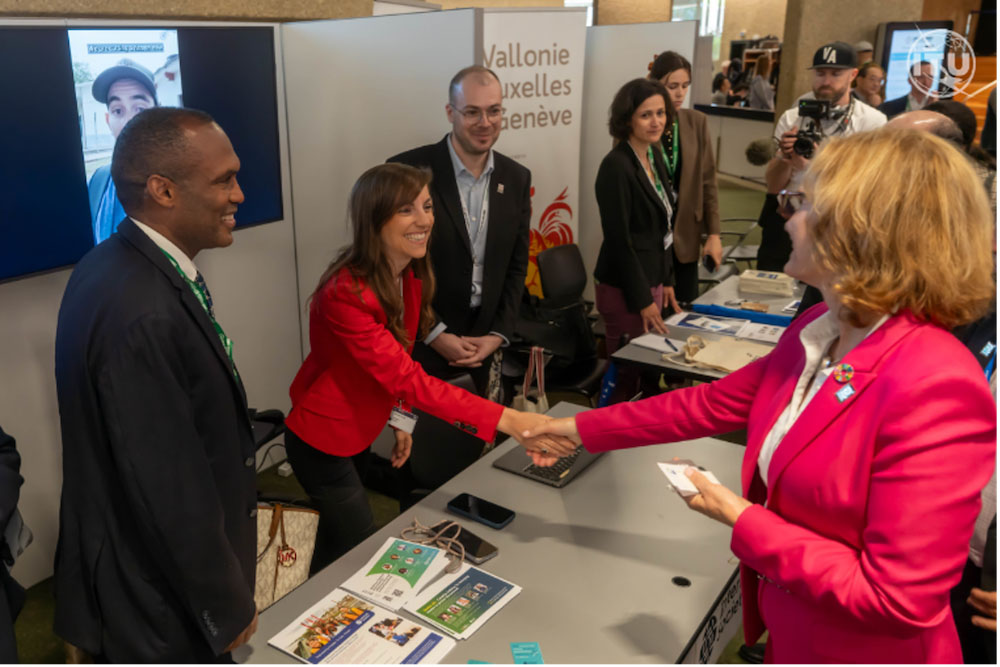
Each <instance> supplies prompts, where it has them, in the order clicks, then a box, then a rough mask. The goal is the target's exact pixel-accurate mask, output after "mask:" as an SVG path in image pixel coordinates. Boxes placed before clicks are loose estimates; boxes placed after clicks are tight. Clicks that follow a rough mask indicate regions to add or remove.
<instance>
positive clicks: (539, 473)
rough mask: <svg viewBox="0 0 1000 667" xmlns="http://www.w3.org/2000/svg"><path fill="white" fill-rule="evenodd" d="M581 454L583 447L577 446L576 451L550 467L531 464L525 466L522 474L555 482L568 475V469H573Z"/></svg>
mask: <svg viewBox="0 0 1000 667" xmlns="http://www.w3.org/2000/svg"><path fill="white" fill-rule="evenodd" d="M581 452H583V445H578V446H577V448H576V451H574V452H573V453H572V454H570V455H569V456H564V457H562V458H561V459H559V460H558V461H556V462H555V463H554V464H552V465H551V466H549V467H547V468H546V467H542V466H536V465H535V464H534V463H531V464H529V465H527V466H525V468H524V472H525V473H526V474H528V475H531V476H532V477H536V478H539V479H548V480H551V481H553V482H557V481H559V480H560V479H562V478H563V477H565V476H566V475H567V474H568V473H569V470H570V468H572V467H573V464H574V463H575V462H576V459H577V458H578V457H579V456H580V453H581Z"/></svg>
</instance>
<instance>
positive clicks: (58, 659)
mask: <svg viewBox="0 0 1000 667" xmlns="http://www.w3.org/2000/svg"><path fill="white" fill-rule="evenodd" d="M763 202H764V193H763V192H761V191H758V190H757V189H752V188H750V187H747V186H745V185H743V184H740V183H738V182H735V181H731V180H729V179H722V178H720V179H719V215H720V217H721V218H723V219H726V218H752V219H754V220H756V219H757V216H758V214H759V213H760V207H761V205H762V204H763ZM749 224H750V223H748V222H723V225H722V227H723V229H724V230H727V231H743V230H745V229H746V228H747V227H748V226H749ZM730 242H731V241H730V240H728V239H727V238H723V244H724V245H729V243H730ZM745 243H746V244H747V245H752V244H758V243H760V232H759V230H758V231H756V232H755V233H753V234H751V235H750V236H749V237H748V238H747V239H746V241H745ZM561 400H568V401H570V402H579V397H577V396H573V395H566V396H561V395H555V394H552V393H551V392H550V395H549V401H550V403H551V404H552V405H554V404H555V403H558V402H559V401H561ZM258 479H259V482H260V483H259V487H260V488H262V489H266V490H267V491H268V492H272V493H276V494H281V495H293V496H298V497H302V498H305V497H306V494H305V492H304V491H303V490H302V487H301V486H299V484H298V482H297V481H296V480H295V478H294V477H280V476H279V475H278V474H277V473H276V471H275V470H274V469H268V470H265V471H263V472H262V473H261V474H260V475H259V476H258ZM368 499H369V501H370V502H371V506H372V512H373V514H374V515H375V523H376V525H377V526H378V527H382V526H384V525H385V524H387V523H389V522H390V521H392V520H393V519H394V518H396V516H398V515H399V503H398V502H396V499H395V498H389V497H388V496H384V495H382V494H380V493H376V492H374V491H369V492H368ZM54 612H55V603H54V600H53V598H52V580H51V579H46V580H45V581H42V582H40V583H38V584H36V585H34V586H32V587H31V588H29V589H28V597H27V601H26V602H25V605H24V609H23V610H22V611H21V615H20V616H19V617H18V619H17V623H16V624H15V628H14V629H15V631H16V634H17V646H18V654H19V657H20V659H21V662H23V663H62V662H65V660H66V655H65V652H64V650H63V644H62V642H61V641H60V640H59V639H58V638H57V637H56V636H55V635H54V634H53V633H52V621H53V616H54ZM740 637H741V635H737V637H736V638H735V639H734V640H733V641H732V642H730V644H729V645H728V646H727V647H726V649H725V651H724V652H723V654H722V657H721V658H720V659H719V662H720V663H725V664H734V663H742V662H743V660H742V659H740V657H739V656H738V655H737V654H736V652H737V650H738V649H739V647H740V646H741V645H742V643H743V642H742V639H741V638H740Z"/></svg>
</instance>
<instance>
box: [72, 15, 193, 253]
mask: <svg viewBox="0 0 1000 667" xmlns="http://www.w3.org/2000/svg"><path fill="white" fill-rule="evenodd" d="M68 33H69V48H70V57H71V58H72V62H73V82H74V84H75V86H76V107H77V115H78V120H79V124H80V139H81V144H82V146H83V161H84V165H85V168H86V173H87V191H88V195H89V198H90V218H91V222H92V224H93V232H94V244H95V245H96V244H98V243H100V242H101V241H103V240H105V239H106V238H108V237H109V236H111V234H113V233H114V232H115V230H116V229H117V228H118V225H119V224H120V223H121V221H122V220H124V219H125V209H123V208H122V205H121V202H119V201H118V195H117V192H116V190H115V184H114V182H113V181H112V180H111V154H112V151H113V150H114V147H115V141H116V140H117V139H118V135H119V134H120V133H121V131H122V128H124V127H125V125H126V124H127V123H128V122H129V121H130V120H132V118H134V117H135V116H136V115H137V114H139V113H141V112H142V111H144V110H146V109H149V108H151V107H155V106H164V107H179V106H183V100H184V96H183V92H182V88H181V70H180V57H179V52H178V48H177V31H176V30H161V29H143V30H69V31H68Z"/></svg>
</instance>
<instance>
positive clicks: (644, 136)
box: [594, 79, 679, 351]
mask: <svg viewBox="0 0 1000 667" xmlns="http://www.w3.org/2000/svg"><path fill="white" fill-rule="evenodd" d="M666 100H667V93H666V91H665V90H664V89H663V86H662V85H660V84H659V83H657V82H656V81H650V80H648V79H635V80H633V81H629V82H628V83H626V84H625V85H624V86H622V88H621V90H619V91H618V93H617V94H616V95H615V99H614V101H613V102H612V103H611V113H610V119H609V121H608V129H609V130H610V132H611V136H612V137H614V138H615V140H616V141H617V145H616V146H615V147H614V148H612V149H611V152H610V153H608V154H607V155H606V156H605V157H604V160H603V161H602V162H601V166H600V168H599V169H598V171H597V183H596V184H595V191H596V194H597V205H598V207H599V208H600V212H601V229H602V231H603V232H604V240H603V241H602V242H601V250H600V253H599V254H598V256H597V266H596V268H595V269H594V278H595V279H596V285H595V290H594V291H595V301H596V303H597V310H598V312H600V313H601V316H602V317H603V318H604V323H605V325H606V328H607V345H608V350H609V351H614V350H616V349H618V341H619V339H620V338H621V336H622V335H623V334H628V335H629V336H633V337H634V336H636V335H638V334H641V333H643V332H644V331H649V330H654V331H658V332H660V333H665V332H666V327H665V326H664V324H663V317H662V310H663V306H664V305H669V306H672V307H673V308H675V309H678V310H679V306H678V305H677V300H676V299H675V298H674V288H673V284H674V281H673V271H672V270H671V252H670V249H669V247H670V243H671V242H672V240H671V229H670V226H671V220H672V218H673V211H674V200H673V194H672V190H673V188H672V187H671V184H670V178H669V176H668V175H667V169H666V166H665V165H664V164H663V156H662V155H661V154H660V151H659V150H653V148H652V147H653V146H654V145H656V144H657V142H659V140H660V136H661V135H662V134H663V128H664V127H665V126H666V125H667V123H668V122H670V121H671V120H672V119H673V111H672V109H671V107H670V105H668V104H667V103H666Z"/></svg>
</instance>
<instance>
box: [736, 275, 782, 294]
mask: <svg viewBox="0 0 1000 667" xmlns="http://www.w3.org/2000/svg"><path fill="white" fill-rule="evenodd" d="M740 292H745V293H747V294H769V295H774V296H792V295H793V294H794V293H795V278H792V277H791V276H789V275H786V274H784V273H780V272H778V271H754V270H753V269H747V270H746V271H744V272H743V273H741V274H740Z"/></svg>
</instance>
